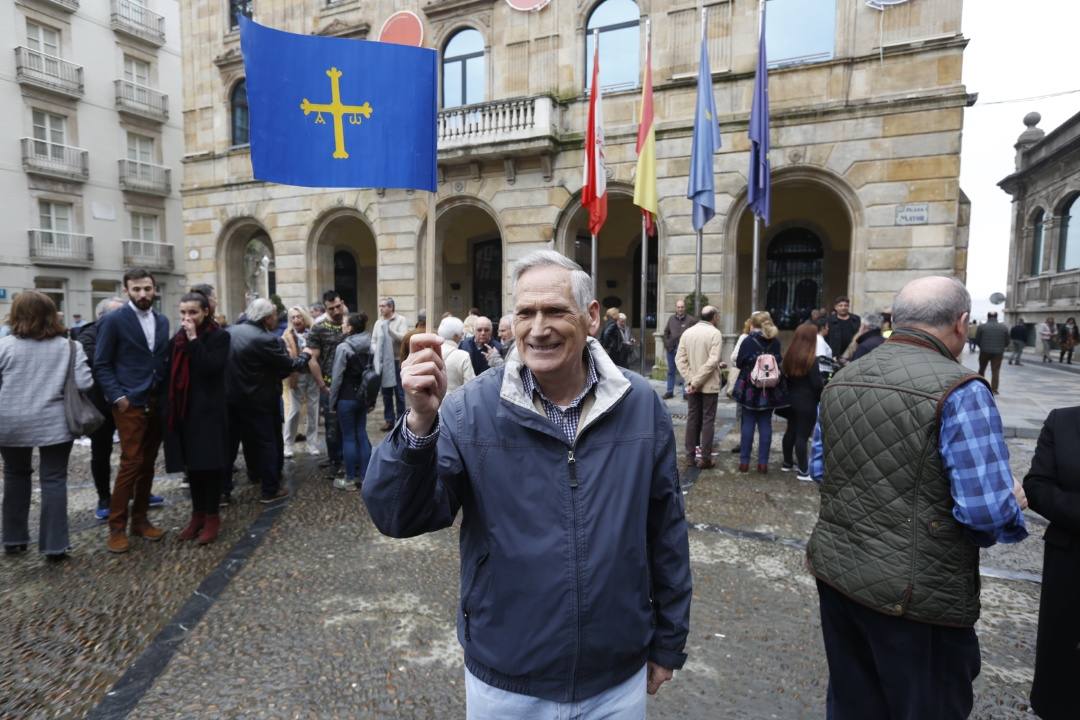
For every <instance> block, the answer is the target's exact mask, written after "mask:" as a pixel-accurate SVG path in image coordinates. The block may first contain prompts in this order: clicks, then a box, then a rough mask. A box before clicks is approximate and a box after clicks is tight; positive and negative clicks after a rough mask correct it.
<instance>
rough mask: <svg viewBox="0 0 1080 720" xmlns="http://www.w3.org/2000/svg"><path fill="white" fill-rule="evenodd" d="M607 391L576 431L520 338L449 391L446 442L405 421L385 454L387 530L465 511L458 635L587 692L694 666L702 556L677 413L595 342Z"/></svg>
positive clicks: (538, 677) (497, 659) (522, 676)
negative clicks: (696, 564)
mask: <svg viewBox="0 0 1080 720" xmlns="http://www.w3.org/2000/svg"><path fill="white" fill-rule="evenodd" d="M589 348H590V350H591V352H592V356H593V359H594V362H595V363H596V366H597V370H598V372H599V374H600V378H601V379H600V382H599V384H598V385H597V386H596V389H595V391H594V393H595V395H594V397H595V400H594V403H593V405H592V407H591V409H589V410H588V414H587V416H586V418H585V419H584V420H583V423H582V425H581V426H580V427H579V432H578V437H577V441H576V442H575V443H573V444H571V443H570V442H569V441H568V440H567V437H566V435H565V434H564V433H563V431H562V430H561V429H559V428H558V427H557V426H556V425H555V424H553V423H552V422H551V421H550V420H548V419H547V417H546V416H545V415H542V414H540V413H538V412H537V411H536V409H535V407H534V405H533V404H532V401H531V399H530V398H527V397H526V396H525V394H524V389H523V385H522V382H521V375H520V369H521V363H520V361H519V359H518V355H517V352H516V351H512V352H511V353H510V356H509V357H508V358H507V361H506V365H505V366H503V367H501V368H496V369H495V370H494V371H492V372H488V373H485V374H484V375H482V376H481V377H479V378H477V379H476V380H475V381H473V382H471V383H469V384H467V385H466V386H465V387H464V388H463V389H462V390H459V391H456V392H454V393H451V394H450V395H448V396H447V397H446V398H445V400H444V402H443V405H442V408H441V409H440V411H439V438H438V443H437V445H436V446H434V447H430V448H427V449H422V450H416V449H411V448H408V446H407V444H406V441H405V439H404V437H403V434H402V431H401V423H400V422H399V423H398V426H397V427H396V428H395V429H394V430H393V432H392V433H391V434H390V435H389V437H388V439H387V441H386V442H383V443H382V444H380V445H379V446H378V447H377V448H376V449H375V452H374V454H373V456H372V459H371V464H370V465H369V467H368V473H367V476H366V478H365V481H364V487H363V497H364V502H365V503H366V504H367V507H368V511H369V512H370V513H371V517H372V520H373V521H374V522H375V525H376V527H378V528H379V530H381V531H382V532H383V533H385V534H387V535H390V536H393V537H412V536H415V535H419V534H421V533H426V532H432V531H434V530H439V529H441V528H446V527H450V525H451V524H453V522H454V518H455V517H456V516H457V513H458V510H461V511H462V522H461V535H460V549H461V596H460V597H461V602H460V606H459V608H458V613H457V615H458V618H457V625H458V640H459V641H460V642H461V644H462V646H463V647H464V648H465V665H466V667H467V668H468V669H469V671H470V672H472V673H473V674H474V675H475V676H477V677H478V678H479V679H480V680H481V681H483V682H485V683H487V684H489V685H493V686H495V687H498V688H502V689H504V690H508V691H510V692H517V693H521V694H525V695H531V696H534V697H540V698H545V699H548V700H553V701H556V702H574V701H580V700H582V699H585V698H588V697H591V696H593V695H596V694H598V693H601V692H603V691H604V690H607V689H609V688H611V687H614V686H615V685H617V684H619V683H620V682H622V681H624V680H626V679H627V678H629V677H630V676H631V675H633V674H634V673H635V672H637V671H638V670H640V669H641V667H642V665H644V664H645V662H646V660H652V661H654V662H656V663H657V664H659V665H661V666H663V667H667V668H672V669H676V668H680V667H682V665H683V663H684V662H685V660H686V655H685V654H684V653H683V649H684V646H685V643H686V636H687V632H688V629H689V621H690V596H691V578H690V556H689V547H688V542H687V525H686V519H685V515H684V509H683V499H682V491H681V489H680V486H679V475H678V471H677V469H676V466H675V436H674V433H673V430H672V425H671V418H670V417H669V416H668V414H667V411H666V410H665V408H664V405H663V404H662V403H661V402H660V399H659V397H657V395H656V393H655V392H653V390H652V388H651V387H650V385H649V382H648V381H647V380H645V379H643V378H641V377H640V376H638V375H633V374H630V373H624V372H622V371H620V370H619V369H618V368H616V367H615V365H614V364H613V363H612V362H611V360H610V359H608V357H607V355H606V353H605V352H604V351H603V349H602V348H601V347H600V344H599V343H598V342H596V340H593V339H590V340H589Z"/></svg>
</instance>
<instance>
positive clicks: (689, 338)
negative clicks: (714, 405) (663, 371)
mask: <svg viewBox="0 0 1080 720" xmlns="http://www.w3.org/2000/svg"><path fill="white" fill-rule="evenodd" d="M723 340H724V336H723V335H721V334H720V331H719V330H717V329H716V327H715V326H714V325H713V324H712V323H707V322H705V321H704V320H702V321H699V322H698V323H697V324H696V325H694V326H693V327H690V328H687V330H686V332H684V333H683V334H682V338H681V339H680V340H679V349H678V350H676V351H675V367H676V368H678V369H679V374H680V375H682V376H683V379H684V380H686V384H687V385H693V386H694V389H695V390H697V391H698V392H703V393H712V394H715V393H718V392H720V345H721V344H722V343H723Z"/></svg>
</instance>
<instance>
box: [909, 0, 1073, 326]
mask: <svg viewBox="0 0 1080 720" xmlns="http://www.w3.org/2000/svg"><path fill="white" fill-rule="evenodd" d="M930 1H932V0H930ZM1077 27H1080V7H1077V4H1076V3H1075V2H1072V0H1022V1H1018V0H1012V1H1006V0H967V2H965V3H964V20H963V32H964V35H965V36H966V37H967V38H968V39H969V40H970V43H969V44H968V47H967V51H966V52H965V54H964V84H965V85H966V86H967V90H968V92H969V93H970V92H977V93H978V94H979V101H978V102H977V103H976V104H975V106H974V107H971V108H968V109H967V110H966V111H965V118H964V140H963V142H964V144H963V151H962V155H961V167H960V187H962V188H963V189H964V192H966V193H967V195H968V197H969V198H971V246H970V249H969V252H968V288H969V289H970V290H971V294H972V298H973V300H975V301H976V303H977V304H976V306H975V308H974V309H975V310H976V311H978V310H979V309H980V308H981V309H982V310H983V311H984V312H985V310H986V309H988V303H987V299H988V298H989V296H990V294H991V293H993V292H1002V293H1005V292H1007V288H1006V286H1005V281H1006V276H1007V265H1006V264H1007V258H1008V252H1009V230H1010V227H1009V223H1010V216H1011V210H1010V204H1011V199H1010V197H1009V195H1007V194H1006V193H1005V192H1004V191H1002V190H1001V188H999V187H998V186H997V183H998V181H999V180H1001V179H1002V178H1004V177H1005V176H1006V175H1008V174H1009V173H1011V172H1013V170H1014V169H1015V164H1014V161H1015V150H1013V144H1014V143H1015V142H1016V139H1017V137H1019V135H1020V133H1021V132H1022V131H1023V130H1024V124H1023V117H1024V115H1025V114H1027V113H1028V112H1030V111H1032V110H1035V111H1037V112H1039V113H1041V114H1042V122H1041V123H1039V127H1040V128H1041V129H1043V130H1044V131H1046V132H1047V133H1049V132H1050V131H1051V130H1053V129H1054V128H1055V127H1057V126H1058V125H1060V124H1061V123H1062V122H1064V121H1065V120H1067V119H1068V118H1070V117H1072V116H1073V115H1075V114H1076V113H1077V112H1080V93H1074V94H1071V95H1062V96H1060V97H1054V98H1045V99H1041V100H1029V101H1025V102H1008V103H1002V104H991V103H995V102H997V101H1000V100H1012V99H1015V98H1028V97H1033V96H1038V95H1046V94H1050V93H1060V92H1064V91H1068V90H1077V89H1080V74H1078V73H1077V72H1076V67H1077V63H1076V51H1077V45H1078V41H1077V34H1076V30H1077Z"/></svg>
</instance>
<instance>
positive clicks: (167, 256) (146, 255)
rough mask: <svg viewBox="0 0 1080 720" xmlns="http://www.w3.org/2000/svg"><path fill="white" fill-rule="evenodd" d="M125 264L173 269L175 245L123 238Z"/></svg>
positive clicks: (153, 268) (152, 268)
mask: <svg viewBox="0 0 1080 720" xmlns="http://www.w3.org/2000/svg"><path fill="white" fill-rule="evenodd" d="M121 243H122V244H123V248H124V265H125V266H127V267H145V268H150V269H151V270H172V269H173V268H174V267H175V261H174V259H173V246H172V245H170V244H169V243H161V242H151V241H150V240H122V241H121Z"/></svg>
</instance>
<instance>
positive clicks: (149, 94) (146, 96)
mask: <svg viewBox="0 0 1080 720" xmlns="http://www.w3.org/2000/svg"><path fill="white" fill-rule="evenodd" d="M115 85H116V109H117V110H119V111H120V112H122V113H128V114H129V115H137V116H138V117H141V118H146V119H148V120H154V121H157V122H165V121H166V120H168V119H169V96H168V95H166V94H165V93H161V92H158V91H157V90H154V89H153V88H148V87H146V86H145V85H139V84H138V83H133V82H131V81H130V80H117V81H116V82H115Z"/></svg>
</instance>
